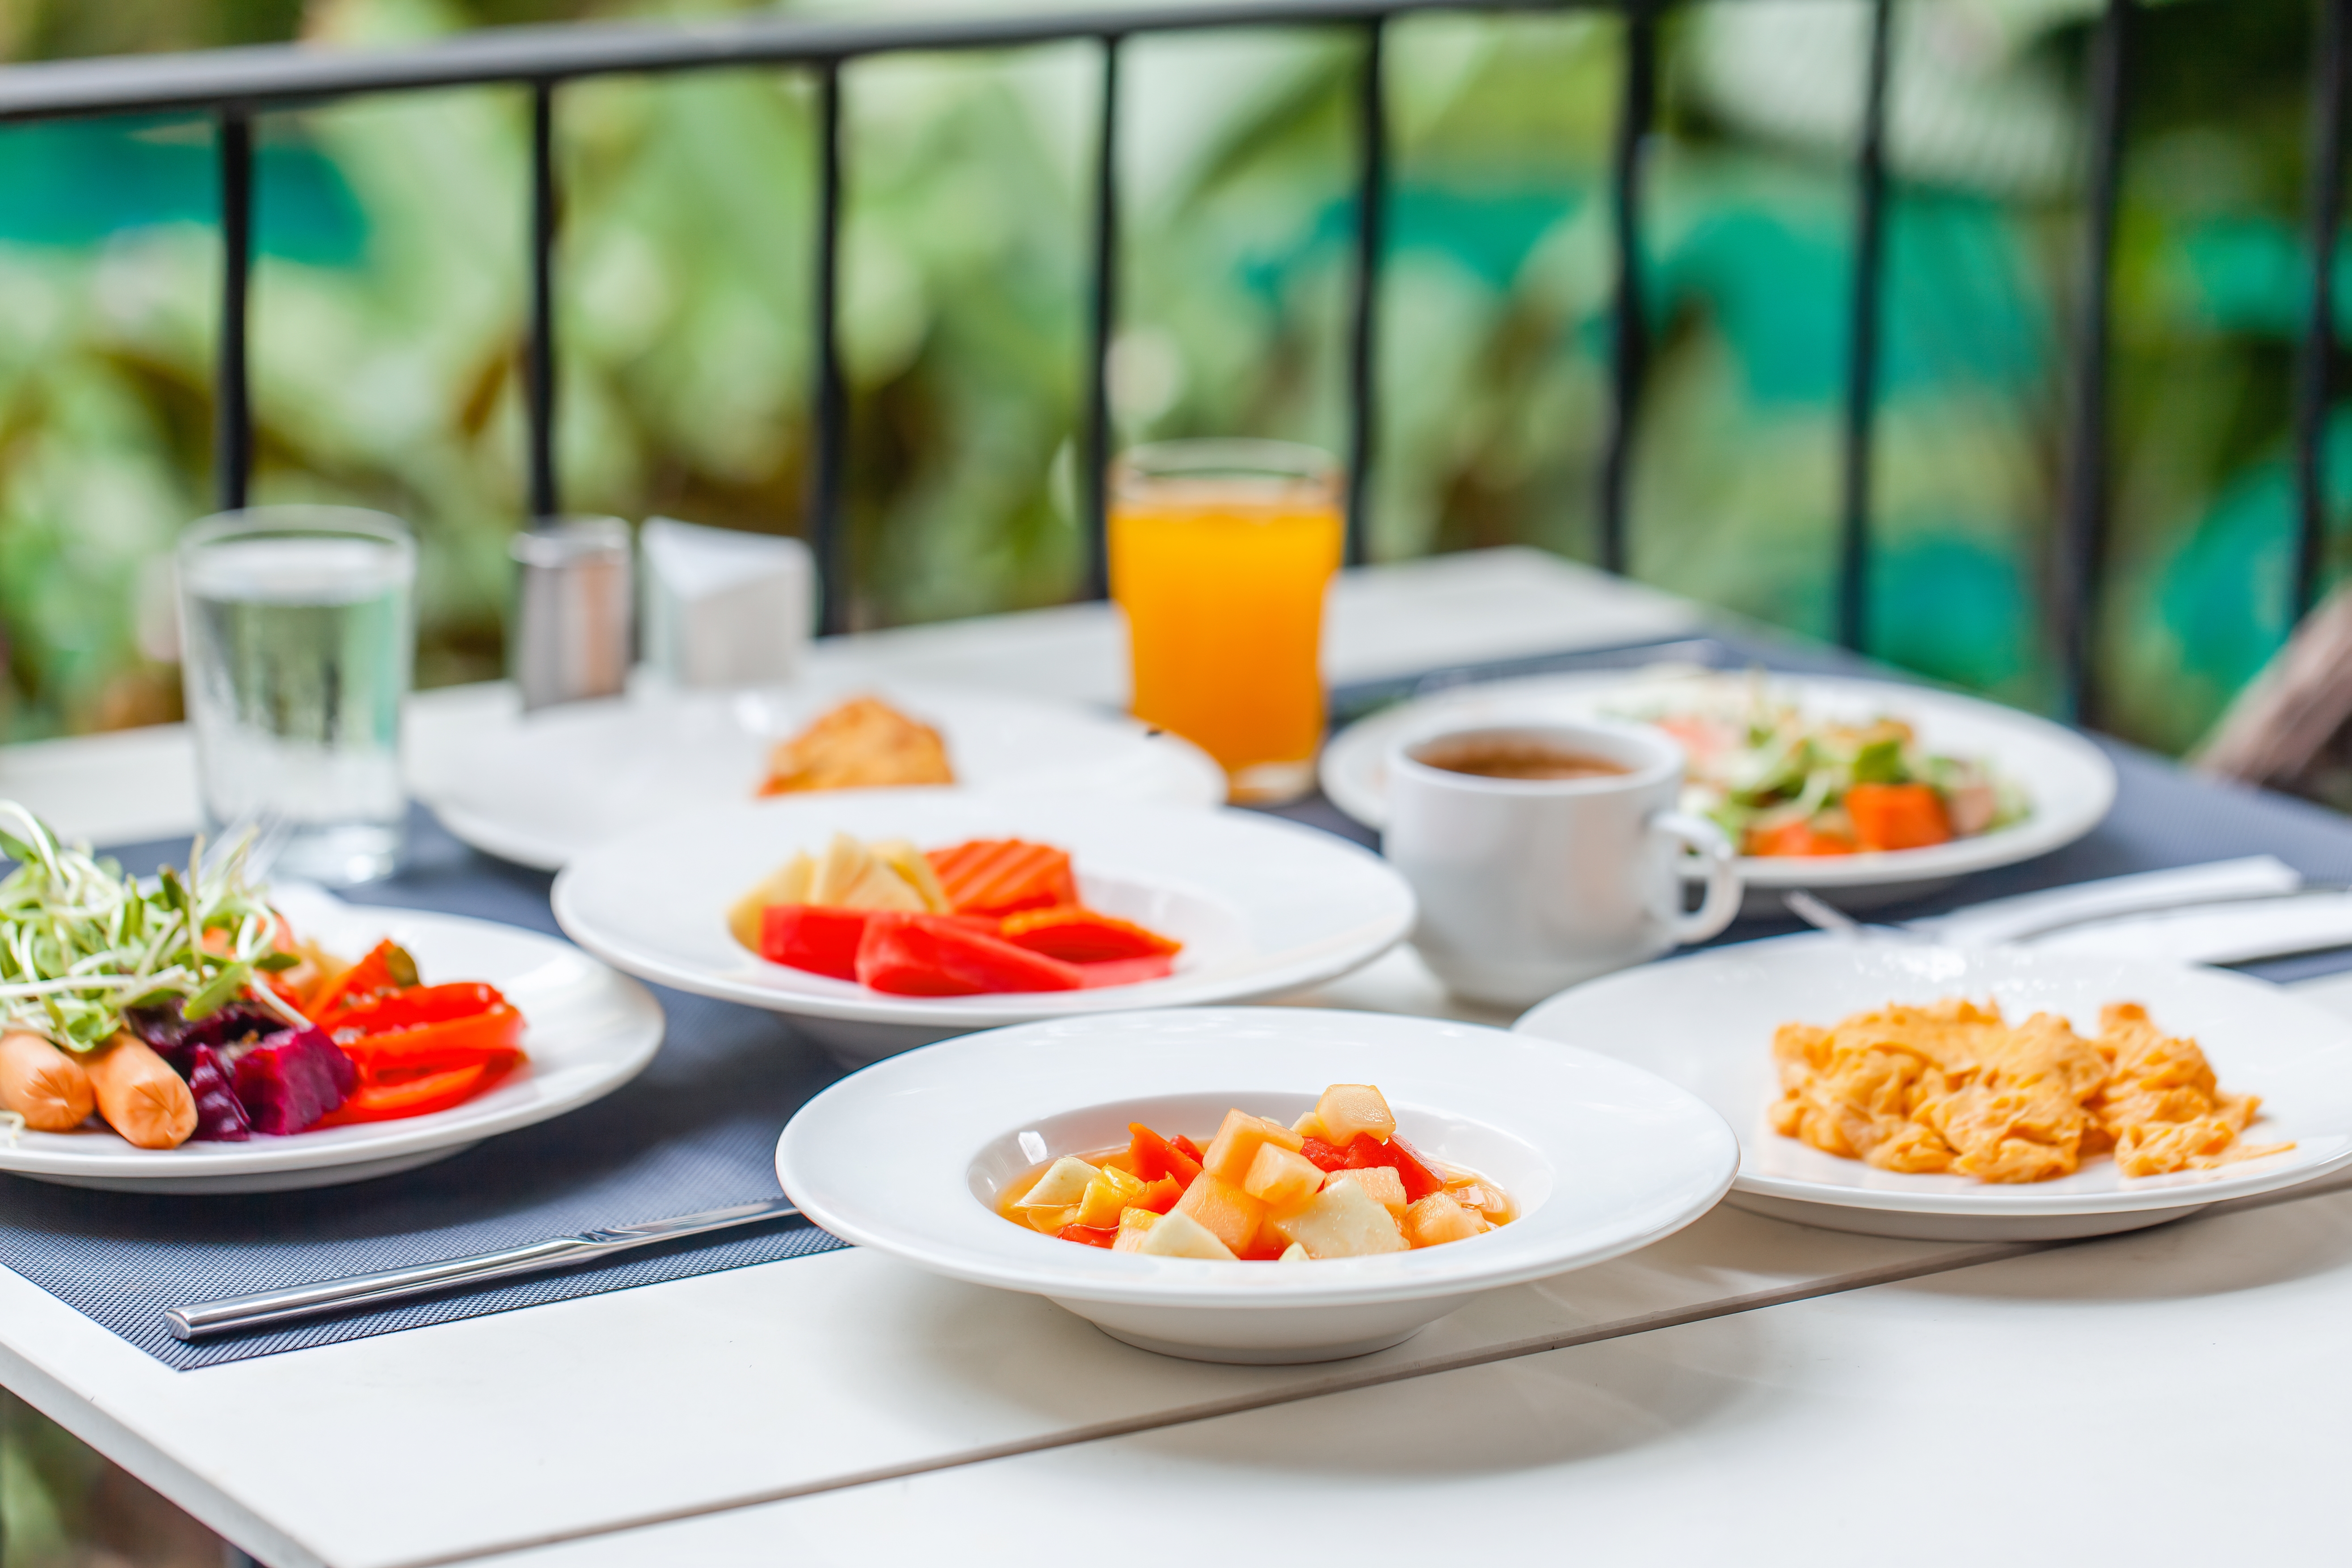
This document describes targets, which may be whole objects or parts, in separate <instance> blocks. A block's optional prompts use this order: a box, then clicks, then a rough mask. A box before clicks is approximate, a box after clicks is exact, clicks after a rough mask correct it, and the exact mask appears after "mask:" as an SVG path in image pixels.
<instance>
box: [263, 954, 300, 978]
mask: <svg viewBox="0 0 2352 1568" xmlns="http://www.w3.org/2000/svg"><path fill="white" fill-rule="evenodd" d="M301 962H302V955H301V954H300V953H299V952H265V953H263V954H262V955H261V956H260V957H259V958H257V959H255V960H254V961H253V967H254V968H256V969H259V970H265V971H267V972H268V973H271V974H278V973H283V972H284V971H286V970H289V969H292V968H293V967H295V965H297V964H299V963H301Z"/></svg>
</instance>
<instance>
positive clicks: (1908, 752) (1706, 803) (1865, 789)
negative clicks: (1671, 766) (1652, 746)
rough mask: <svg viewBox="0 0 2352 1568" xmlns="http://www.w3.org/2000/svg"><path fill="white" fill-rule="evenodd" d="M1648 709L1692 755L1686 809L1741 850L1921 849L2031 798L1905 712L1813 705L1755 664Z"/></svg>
mask: <svg viewBox="0 0 2352 1568" xmlns="http://www.w3.org/2000/svg"><path fill="white" fill-rule="evenodd" d="M1641 717H1643V719H1645V720H1646V721H1648V722H1650V723H1653V724H1655V725H1656V726H1658V727H1659V728H1660V729H1662V730H1664V731H1666V732H1667V733H1669V734H1671V735H1673V736H1674V737H1675V740H1677V741H1679V742H1682V745H1683V749H1684V751H1685V752H1686V753H1687V754H1688V756H1689V772H1688V773H1687V774H1686V775H1685V782H1684V786H1683V807H1684V809H1685V810H1686V811H1691V812H1696V813H1697V814H1699V815H1702V816H1706V817H1708V818H1710V819H1711V820H1713V821H1714V822H1715V823H1716V824H1717V826H1720V827H1721V828H1722V829H1723V830H1724V832H1725V833H1727V834H1728V835H1729V836H1730V837H1731V840H1732V842H1733V843H1734V844H1736V845H1738V847H1739V850H1740V853H1742V854H1743V855H1757V856H1775V857H1780V856H1822V855H1854V854H1863V853H1868V852H1873V851H1884V850H1892V849H1924V848H1927V847H1930V846H1933V845H1937V844H1944V843H1948V842H1949V841H1951V840H1952V839H1955V838H1972V837H1976V836H1977V835H1979V834H1983V833H1990V832H1991V831H1993V830H1994V829H1996V828H2000V827H2006V826H2009V825H2010V824H2011V823H2013V822H2018V821H2021V820H2022V819H2023V818H2024V817H2025V816H2028V815H2029V814H2030V812H2031V809H2032V808H2031V805H2030V804H2029V803H2028V801H2027V800H2026V798H2025V795H2024V792H2023V791H2022V790H2021V789H2020V788H2019V787H2018V786H2017V785H2016V784H2015V783H2014V782H2012V781H2011V780H2008V779H2004V778H2001V777H2000V776H1999V775H1997V774H1995V773H1993V772H1992V770H1991V769H1990V767H1988V766H1987V765H1986V764H1985V763H1983V762H1982V761H1981V760H1979V759H1977V758H1970V757H1954V756H1946V755H1943V754H1941V753H1939V752H1930V751H1928V750H1927V749H1926V748H1925V747H1923V746H1921V745H1920V744H1919V740H1918V737H1917V736H1916V734H1914V733H1913V732H1912V729H1911V726H1910V725H1908V724H1906V723H1905V722H1904V721H1901V720H1899V719H1895V718H1889V717H1885V716H1881V717H1878V718H1874V719H1870V720H1867V721H1861V722H1853V721H1844V720H1835V719H1828V718H1822V717H1819V716H1815V715H1809V714H1807V713H1806V712H1804V711H1803V710H1801V708H1799V707H1798V706H1797V705H1796V704H1795V703H1793V702H1791V701H1789V700H1786V699H1785V698H1784V697H1779V696H1775V695H1774V694H1773V693H1772V692H1771V691H1770V689H1769V688H1768V687H1767V685H1766V683H1765V681H1764V679H1763V677H1762V676H1761V675H1760V674H1758V675H1753V676H1748V677H1741V678H1737V679H1727V680H1725V681H1723V682H1722V683H1721V684H1720V685H1719V686H1717V688H1716V689H1715V690H1714V692H1711V693H1710V694H1709V696H1708V697H1707V698H1706V700H1702V701H1700V702H1699V703H1697V704H1696V705H1685V706H1677V707H1675V708H1672V709H1669V710H1663V711H1656V712H1651V713H1645V714H1643V715H1641Z"/></svg>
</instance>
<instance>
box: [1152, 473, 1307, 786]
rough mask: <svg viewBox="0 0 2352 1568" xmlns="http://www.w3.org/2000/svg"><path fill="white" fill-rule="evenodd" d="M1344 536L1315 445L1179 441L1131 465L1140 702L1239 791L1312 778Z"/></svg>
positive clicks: (1298, 783) (1304, 782)
mask: <svg viewBox="0 0 2352 1568" xmlns="http://www.w3.org/2000/svg"><path fill="white" fill-rule="evenodd" d="M1343 534H1344V529H1343V526H1342V524H1341V521H1340V516H1339V500H1338V495H1337V489H1336V486H1335V485H1334V483H1333V481H1332V477H1331V466H1330V462H1329V459H1328V458H1325V457H1324V456H1323V455H1322V454H1321V453H1319V452H1316V451H1313V450H1312V449H1311V448H1306V447H1285V446H1281V445H1278V444H1276V443H1274V442H1239V441H1218V442H1210V441H1200V442H1171V443H1168V444H1166V445H1164V446H1158V447H1141V448H1139V449H1138V450H1137V451H1135V452H1133V453H1130V454H1129V456H1128V457H1127V458H1125V459H1123V460H1122V462H1121V464H1120V468H1119V473H1118V478H1117V482H1116V484H1115V485H1114V488H1113V494H1112V500H1111V511H1110V584H1111V596H1112V597H1113V598H1114V599H1116V600H1117V601H1118V605H1119V607H1120V609H1122V610H1123V611H1125V612H1126V616H1127V631H1128V650H1129V652H1128V657H1129V668H1130V670H1131V673H1132V676H1133V679H1134V700H1133V708H1134V712H1135V716H1136V717H1137V718H1139V719H1141V720H1143V721H1145V722H1146V723H1150V724H1156V725H1158V726H1160V728H1162V729H1165V730H1172V731H1175V732H1176V733H1177V734H1179V735H1181V736H1183V737H1184V738H1185V739H1186V740H1188V741H1191V742H1193V743H1194V744H1195V745H1197V746H1199V747H1200V748H1201V749H1202V750H1203V751H1205V752H1208V753H1209V754H1210V755H1211V756H1213V757H1214V758H1216V759H1217V761H1218V762H1219V763H1222V764H1223V767H1224V769H1225V773H1226V776H1227V777H1228V778H1229V779H1230V780H1231V781H1232V784H1233V792H1234V798H1235V799H1236V800H1256V801H1269V800H1287V799H1295V798H1297V796H1299V795H1304V794H1306V793H1307V790H1308V789H1309V788H1311V787H1312V785H1313V783H1314V767H1315V753H1316V750H1317V748H1318V746H1319V745H1320V744H1321V743H1322V739H1323V706H1324V695H1323V671H1322V645H1323V595H1324V591H1325V589H1326V587H1327V586H1328V584H1329V583H1330V580H1331V574H1333V573H1334V572H1335V571H1337V570H1338V569H1339V554H1340V548H1341V540H1342V537H1343Z"/></svg>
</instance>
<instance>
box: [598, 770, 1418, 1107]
mask: <svg viewBox="0 0 2352 1568" xmlns="http://www.w3.org/2000/svg"><path fill="white" fill-rule="evenodd" d="M836 832H843V833H848V834H851V835H853V836H855V837H859V838H909V839H912V840H913V841H914V842H915V843H916V844H917V845H919V846H920V847H923V848H926V849H934V848H939V847H944V846H946V845H950V844H955V843H959V842H961V841H962V840H964V839H967V838H1001V837H1020V838H1027V839H1031V840H1034V841H1038V842H1043V843H1047V844H1053V845H1057V846H1059V847H1062V848H1064V849H1066V850H1068V851H1069V852H1070V854H1071V856H1072V858H1073V859H1074V860H1075V862H1076V868H1077V873H1078V883H1079V891H1080V893H1081V894H1082V895H1083V896H1084V898H1085V900H1086V901H1087V903H1088V904H1090V905H1092V906H1093V907H1094V908H1096V909H1098V910H1102V911H1104V912H1105V913H1107V914H1113V915H1119V916H1122V917H1125V918H1127V919H1129V920H1133V921H1140V922H1141V923H1143V924H1144V925H1147V926H1150V927H1151V928H1152V929H1154V930H1156V931H1163V932H1165V933H1166V934H1168V935H1170V936H1172V937H1175V938H1177V939H1178V940H1179V941H1181V942H1183V943H1184V944H1185V948H1184V952H1182V953H1181V954H1180V955H1179V957H1178V959H1177V961H1176V972H1175V973H1173V974H1171V975H1170V976H1169V977H1168V978H1167V979H1164V980H1151V981H1145V982H1143V983H1141V984H1134V985H1120V986H1110V987H1105V988H1104V989H1101V990H1096V991H1034V992H1023V993H1019V994H1009V995H990V996H928V997H926V996H892V995H887V994H884V993H881V992H878V991H869V990H867V989H866V987H864V986H862V985H858V984H855V983H853V982H850V981H846V980H833V979H828V978H827V977H825V976H824V975H822V974H812V973H808V972H806V971H804V970H799V969H787V968H785V967H784V966H783V965H782V964H778V963H768V962H767V961H766V960H764V959H762V958H761V957H759V956H758V955H757V954H754V953H752V952H748V951H746V950H745V949H744V948H743V947H742V946H741V945H740V943H738V942H736V941H735V939H734V937H733V936H732V935H731V934H730V933H729V931H728V930H727V910H728V906H729V905H730V904H732V903H733V902H734V901H735V900H736V899H738V898H740V896H741V895H742V894H743V893H744V891H745V890H746V889H749V888H751V885H752V884H753V883H755V882H757V881H758V880H759V879H761V877H763V876H765V875H766V874H767V873H768V872H769V871H771V870H772V869H774V868H776V867H778V866H781V865H782V864H783V862H784V861H785V860H787V859H789V858H791V856H792V855H793V852H794V851H795V850H800V849H808V850H815V849H821V848H823V847H824V843H825V841H826V840H827V839H828V838H830V837H832V836H833V835H834V834H835V833H836ZM553 897H554V903H555V918H556V919H557V920H558V921H561V922H562V926H563V929H564V931H566V932H568V933H569V934H570V935H571V937H572V940H573V941H574V942H578V943H579V944H580V945H581V946H583V947H584V948H586V949H587V950H588V951H589V952H593V953H595V954H596V955H597V956H598V957H600V958H603V959H604V960H605V961H606V962H607V963H612V964H614V965H615V966H617V967H618V968H621V969H624V970H626V971H627V972H628V973H632V974H635V975H637V976H639V977H640V978H642V979H646V980H650V981H653V982H655V983H656V984H661V985H672V986H676V987H677V989H679V990H681V991H692V992H696V993H698V994H702V995H705V996H717V997H719V998H722V999H723V1000H726V1001H729V1002H741V1003H745V1004H747V1005H751V1006H753V1007H765V1008H767V1009H768V1010H769V1011H771V1012H775V1013H788V1014H791V1015H793V1016H794V1018H795V1019H797V1020H798V1021H799V1022H800V1023H801V1025H802V1026H803V1027H805V1028H806V1029H807V1030H808V1031H809V1032H810V1033H812V1034H813V1035H814V1036H815V1037H817V1038H818V1039H819V1040H820V1041H822V1042H823V1043H824V1045H826V1046H827V1047H829V1048H831V1049H832V1050H833V1051H834V1052H835V1054H836V1055H838V1056H840V1057H842V1058H845V1059H846V1060H851V1061H871V1060H873V1059H874V1058H877V1057H881V1056H887V1055H889V1054H890V1053H892V1052H894V1051H902V1050H906V1049H907V1048H908V1047H912V1046H918V1045H921V1044H923V1043H925V1042H926V1041H929V1040H936V1039H940V1038H941V1037H945V1036H948V1035H957V1034H962V1033H965V1032H967V1031H969V1030H972V1029H985V1028H992V1027H995V1026H1000V1025H1004V1024H1016V1023H1021V1022H1024V1021H1026V1020H1028V1019H1031V1018H1051V1017H1063V1016H1070V1015H1073V1014H1080V1013H1107V1012H1118V1011H1125V1010H1127V1009H1129V1008H1134V1007H1148V1006H1189V1005H1200V1004H1204V1003H1219V1002H1237V1001H1247V1000H1251V999H1253V998H1256V997H1262V996H1276V995H1280V994H1284V993H1286V992H1290V991H1297V990H1300V989H1303V988H1305V987H1307V986H1309V985H1315V984H1320V983H1321V982H1323V981H1326V980H1329V979H1333V978H1335V977H1336V976H1339V975H1341V974H1345V973H1348V972H1349V970H1351V969H1355V968H1358V967H1360V965H1362V964H1366V963H1370V962H1371V961H1372V960H1373V959H1375V958H1378V957H1379V956H1380V955H1381V953H1383V952H1387V951H1388V950H1389V949H1390V948H1391V947H1392V946H1394V945H1395V944H1396V943H1397V942H1399V941H1401V940H1402V938H1403V936H1404V934H1405V932H1406V931H1409V930H1411V929H1412V918H1413V900H1412V889H1410V888H1408V887H1407V886H1406V885H1405V882H1404V879H1402V877H1399V876H1398V875H1397V874H1396V873H1395V872H1394V871H1392V870H1391V869H1390V868H1389V867H1388V865H1387V863H1386V862H1384V861H1382V860H1381V858H1379V857H1377V856H1374V855H1370V854H1368V853H1366V852H1365V851H1364V850H1362V849H1360V848H1358V847H1356V846H1355V845H1353V844H1350V843H1349V842H1348V841H1347V840H1345V839H1343V838H1339V837H1336V836H1334V835H1332V834H1328V833H1324V832H1321V831H1319V830H1318V829H1316V828H1312V827H1301V826H1297V824H1295V823H1290V822H1285V821H1282V820H1281V819H1279V818H1276V817H1272V816H1262V815H1259V814H1257V813H1255V812H1244V811H1232V810H1216V811H1198V810H1188V809H1186V808H1183V807H1181V806H1172V805H1149V804H1145V803H1141V802H1134V801H1116V800H1084V799H1076V798H1060V799H1056V798H1055V797H1054V796H1051V795H1012V794H1009V793H1003V792H989V791H980V790H963V789H882V790H841V791H836V792H833V793H830V794H825V795H788V796H780V797H778V798H776V799H773V800H769V801H763V802H759V803H756V804H753V803H740V804H737V805H728V806H720V807H715V808H713V809H711V810H709V811H706V812H702V813H699V814H698V815H694V816H680V817H677V818H674V819H672V820H670V821H667V822H662V823H656V824H654V825H652V826H647V827H644V828H641V829H639V830H638V831H637V832H635V833H632V834H629V835H627V836H626V837H621V838H616V839H614V840H612V841H611V842H609V843H606V844H604V845H601V846H599V847H596V848H595V849H593V850H591V851H589V852H588V853H587V854H585V855H583V856H582V857H581V858H579V859H577V860H575V861H573V862H572V865H571V866H570V867H569V868H566V869H565V870H564V872H563V874H562V876H561V877H559V878H557V879H556V881H555V890H554V895H553Z"/></svg>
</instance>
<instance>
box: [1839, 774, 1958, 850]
mask: <svg viewBox="0 0 2352 1568" xmlns="http://www.w3.org/2000/svg"><path fill="white" fill-rule="evenodd" d="M1845 814H1846V815H1847V816H1850V817H1852V818H1853V837H1854V842H1855V843H1857V844H1859V845H1861V846H1862V847H1864V849H1925V848H1927V847H1928V846H1929V845H1931V844H1942V843H1946V842H1948V840H1949V839H1950V838H1951V837H1952V821H1951V818H1950V817H1949V816H1947V815H1946V814H1945V812H1944V797H1943V796H1941V795H1937V793H1936V791H1935V789H1934V788H1933V787H1932V786H1931V785H1928V784H1855V785H1854V786H1853V788H1851V789H1849V790H1847V791H1846V792H1845Z"/></svg>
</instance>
